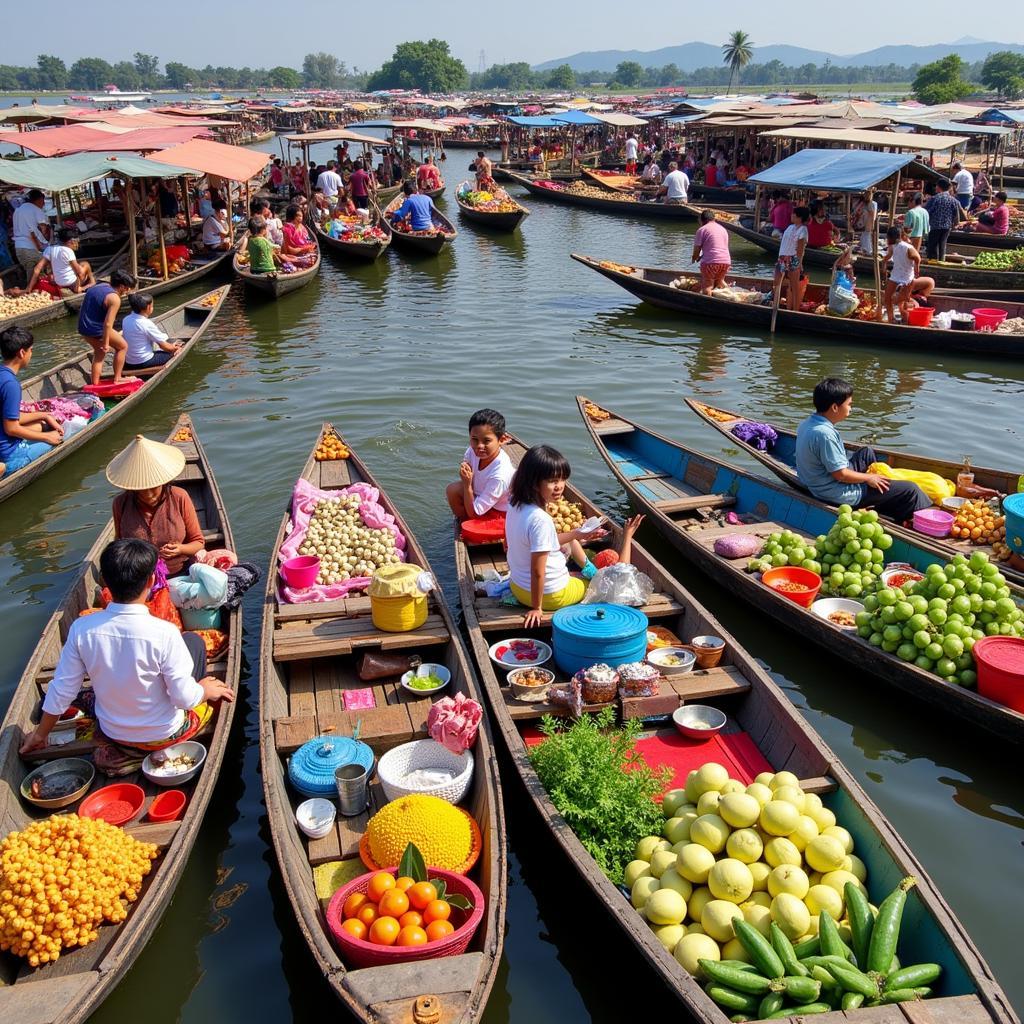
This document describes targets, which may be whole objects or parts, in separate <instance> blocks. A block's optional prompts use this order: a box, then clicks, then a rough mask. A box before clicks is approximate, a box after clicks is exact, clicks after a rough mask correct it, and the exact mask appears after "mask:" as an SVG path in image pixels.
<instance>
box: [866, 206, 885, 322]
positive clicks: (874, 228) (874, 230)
mask: <svg viewBox="0 0 1024 1024" xmlns="http://www.w3.org/2000/svg"><path fill="white" fill-rule="evenodd" d="M874 198H875V190H874V189H873V188H870V189H868V205H869V206H870V205H871V203H872V201H873V200H874ZM871 234H872V238H871V253H872V256H871V268H872V270H873V271H874V274H875V318H876V319H881V316H882V268H881V267H880V266H879V261H878V257H879V252H878V250H879V248H880V247H879V245H878V222H877V218H876V219H875V223H874V224H872V225H871Z"/></svg>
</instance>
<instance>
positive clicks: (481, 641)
mask: <svg viewBox="0 0 1024 1024" xmlns="http://www.w3.org/2000/svg"><path fill="white" fill-rule="evenodd" d="M505 450H506V451H508V452H509V454H510V456H511V457H512V459H513V461H518V460H519V458H521V457H522V454H523V452H524V451H525V446H524V445H523V444H522V443H521V442H519V441H518V440H513V441H512V442H511V443H509V444H508V445H507V446H506V449H505ZM565 497H566V499H567V500H568V501H572V502H577V503H579V504H580V505H582V506H583V513H584V515H587V516H591V515H600V514H602V509H600V508H598V507H597V506H596V505H595V504H594V503H593V502H592V501H590V500H589V499H588V498H587V497H586V496H585V495H583V494H581V493H580V492H579V491H578V490H576V489H575V488H574V487H572V485H571V484H567V486H566V494H565ZM612 529H613V534H614V538H613V539H614V540H615V541H618V539H619V527H617V526H613V528H612ZM631 560H632V562H633V564H634V565H636V567H637V568H638V569H639V570H640V571H641V572H643V573H645V574H646V575H647V576H648V577H650V579H651V581H652V583H653V584H654V593H653V594H652V596H651V599H650V601H649V603H648V604H647V605H646V606H645V607H644V608H643V611H644V613H645V614H646V615H647V616H648V619H649V621H650V623H651V625H652V626H659V627H667V628H668V629H669V630H670V631H671V632H673V633H674V634H675V636H676V637H678V638H679V639H681V640H683V641H684V642H688V641H689V640H691V639H692V638H693V637H695V636H701V635H709V634H710V635H714V636H718V637H721V638H722V639H723V640H724V641H725V644H726V648H725V654H724V655H723V658H722V662H721V664H720V665H719V666H718V667H716V668H713V669H709V670H706V671H697V672H693V673H691V674H690V675H685V676H677V677H675V681H673V680H665V681H663V683H662V685H661V693H660V694H659V695H658V696H656V697H651V698H632V699H630V698H626V699H621V698H620V699H618V700H617V701H616V702H615V703H614V704H613V705H606V706H612V707H614V709H615V711H616V712H617V716H618V717H619V718H620V719H622V718H646V717H653V716H658V715H662V716H663V715H666V714H670V713H671V711H672V710H674V709H675V708H676V707H678V706H679V705H680V704H684V703H701V704H712V705H714V706H715V707H718V708H720V709H721V710H722V711H724V712H725V713H726V714H727V715H728V716H729V719H728V724H727V725H726V727H725V731H726V732H727V733H729V734H731V735H732V736H734V737H736V739H733V740H732V742H736V741H737V740H738V739H739V735H740V734H745V735H746V737H749V741H752V743H753V744H754V746H755V747H756V748H757V750H758V751H759V754H758V757H759V759H760V760H761V762H763V763H761V764H760V766H754V765H749V766H748V767H749V769H750V777H749V778H748V779H747V780H746V781H748V782H749V781H752V780H753V776H754V775H755V774H757V772H759V771H761V770H765V771H768V770H774V771H780V770H786V771H791V772H793V773H795V774H796V775H797V777H798V778H799V779H800V780H801V784H802V786H803V788H804V789H805V790H806V791H808V792H814V793H818V794H819V795H820V796H821V798H822V800H823V801H824V803H825V805H826V806H828V807H829V808H830V809H831V810H832V811H833V812H834V813H835V815H836V817H837V818H838V821H839V824H840V825H842V826H843V827H844V828H846V829H848V830H849V831H850V833H851V834H852V835H853V837H854V842H855V851H856V853H857V855H858V856H860V857H861V858H863V859H864V861H865V863H866V865H867V869H868V878H867V884H868V890H869V893H870V895H871V899H872V900H873V901H874V902H876V903H877V902H878V900H879V899H881V898H882V896H883V895H884V894H885V893H887V892H888V891H889V890H890V889H891V888H892V887H893V886H894V885H895V883H896V881H898V879H899V878H901V877H902V876H905V875H914V876H915V877H916V878H917V879H918V881H919V886H920V891H919V892H918V897H919V898H915V897H913V896H912V897H911V899H910V900H908V903H907V910H906V913H907V915H908V917H907V918H905V920H904V925H903V928H902V930H901V936H902V937H901V948H900V954H899V955H900V957H901V960H902V962H904V963H909V962H911V961H913V962H917V961H918V960H922V961H928V962H938V963H941V964H942V966H943V971H944V975H943V977H944V981H945V987H942V988H940V989H939V990H938V992H937V998H935V999H932V1000H929V1001H928V1002H925V1003H921V1004H917V1005H918V1006H920V1007H921V1009H922V1012H926V1011H928V1010H931V1011H932V1013H933V1014H934V1016H930V1017H929V1019H930V1020H935V1021H938V1020H942V1019H945V1014H946V1013H950V1014H952V1015H953V1017H955V1019H957V1020H963V1021H965V1022H967V1021H970V1022H975V1024H978V1022H982V1021H1007V1022H1009V1021H1014V1020H1016V1015H1015V1014H1014V1011H1013V1009H1012V1007H1011V1006H1010V1003H1009V1001H1008V999H1007V998H1006V995H1005V994H1004V993H1003V991H1002V990H1001V989H1000V988H999V986H998V984H997V983H996V982H995V980H994V979H993V977H992V972H991V970H990V968H989V967H988V966H987V965H986V964H985V962H984V961H983V959H982V957H981V954H980V953H979V952H978V950H977V949H976V947H975V946H974V943H973V942H972V941H971V939H970V936H969V935H968V934H967V931H966V929H965V928H964V926H963V924H961V923H960V921H958V920H957V918H956V916H955V915H954V913H953V911H952V910H951V909H950V907H949V905H948V904H947V903H946V901H945V900H944V899H943V897H942V894H941V893H940V892H939V891H938V889H937V887H936V885H935V883H934V882H933V881H932V880H931V879H930V878H929V877H928V875H927V872H926V871H925V870H924V868H923V866H922V865H921V864H920V862H919V861H918V860H917V858H916V857H915V856H914V854H913V853H912V852H911V850H910V849H909V848H908V846H907V844H906V843H905V842H904V840H903V839H902V838H901V837H900V835H899V834H898V833H897V832H896V830H895V829H894V828H893V826H892V824H891V823H890V822H889V821H888V820H887V819H886V817H885V816H884V815H883V814H882V812H881V811H880V810H879V809H878V808H877V807H876V806H875V805H874V803H873V802H872V801H871V799H870V798H869V797H868V795H867V794H866V793H865V792H864V791H863V790H862V789H861V787H860V785H859V784H858V783H857V781H856V780H855V779H854V778H853V777H852V776H851V775H850V773H849V772H848V771H847V770H846V768H845V767H844V766H843V764H842V763H841V762H840V761H839V759H838V758H837V757H836V755H835V754H834V753H833V752H832V751H831V750H830V749H829V748H828V746H826V744H825V742H824V741H823V740H822V738H821V737H820V736H819V735H818V734H817V733H816V732H815V731H814V730H813V729H812V728H811V727H810V726H809V725H808V724H807V723H806V722H805V721H804V719H803V718H802V717H801V716H800V715H799V713H798V712H797V711H796V709H795V708H794V707H793V705H792V704H791V703H790V702H789V701H788V700H787V699H786V697H785V695H784V694H783V693H782V691H781V690H780V689H779V687H778V686H777V685H776V684H775V683H774V682H773V681H772V679H771V678H770V677H769V675H768V673H767V672H766V671H765V670H764V669H763V668H762V667H761V666H760V665H759V664H758V663H757V661H755V659H754V658H753V657H752V656H751V655H750V654H749V653H748V652H747V651H745V650H744V649H743V648H742V647H741V646H740V645H739V644H738V643H737V642H736V640H735V639H734V638H733V637H732V636H731V635H730V634H729V633H728V632H727V631H726V630H725V628H724V627H723V626H722V624H721V623H720V622H718V621H717V620H716V619H715V618H714V617H713V616H712V614H711V613H710V612H709V611H708V610H707V609H706V608H704V607H703V606H702V605H701V604H700V603H699V602H698V601H697V600H696V599H695V598H694V597H693V595H691V594H690V593H689V592H688V591H687V590H686V589H684V588H683V586H682V585H681V584H679V583H678V582H677V581H676V580H675V579H673V578H672V576H671V575H670V574H669V573H668V571H667V570H666V569H665V568H664V567H663V566H662V565H660V564H659V563H658V562H657V561H656V560H655V559H654V558H653V557H652V556H651V554H650V553H649V552H648V551H646V550H645V549H644V548H643V547H641V546H640V545H638V544H637V543H636V542H635V541H634V543H633V549H632V559H631ZM455 564H456V571H457V574H458V578H459V591H460V596H461V599H462V607H463V614H464V616H465V620H466V627H467V629H468V631H469V637H470V642H471V644H472V647H473V654H474V656H475V658H476V662H477V666H478V668H479V670H480V676H481V678H482V680H483V684H484V690H485V692H486V695H487V700H488V702H489V704H490V709H491V714H492V716H493V717H494V721H495V723H496V725H497V732H498V734H499V735H500V737H501V739H502V741H503V742H504V744H505V747H506V748H507V750H508V753H509V757H510V759H511V761H512V764H513V766H514V768H515V770H516V773H517V774H518V775H519V777H520V780H521V781H522V783H523V786H524V788H525V790H526V794H527V798H528V800H529V801H530V802H531V803H532V805H533V807H534V809H535V810H536V812H537V814H538V815H539V817H540V820H541V822H542V823H543V825H544V826H545V827H546V828H547V830H548V831H549V833H550V835H551V837H552V839H553V841H554V842H555V843H556V844H557V846H558V847H559V848H560V849H561V850H562V852H563V853H564V854H565V859H566V862H567V865H568V870H575V871H576V873H577V874H578V875H579V877H580V879H582V881H583V883H584V884H585V885H586V886H587V887H588V888H589V890H590V891H591V893H592V894H593V897H594V900H595V902H596V903H597V904H599V905H600V906H603V907H605V908H606V909H607V911H608V922H609V927H611V928H616V927H617V928H619V929H621V931H622V932H623V933H624V934H625V935H626V936H627V937H628V939H629V940H630V941H631V942H632V943H633V944H634V946H635V947H636V949H637V952H638V954H639V956H640V958H641V959H642V960H643V961H644V962H645V963H646V964H647V965H648V966H649V967H650V968H651V969H652V970H653V971H654V972H655V973H656V974H657V975H658V976H659V977H660V978H661V980H662V981H663V982H664V983H665V986H666V988H667V989H668V990H669V991H670V992H671V993H672V994H673V995H674V996H675V997H676V998H677V999H678V1000H679V1002H680V1004H681V1005H682V1008H683V1009H684V1011H685V1018H686V1019H688V1020H696V1021H700V1022H702V1024H725V1022H726V1021H727V1019H728V1017H727V1014H726V1013H724V1012H723V1011H722V1010H721V1009H720V1008H719V1007H718V1006H717V1005H716V1004H715V1003H713V1002H712V1001H711V999H710V998H709V997H708V996H707V994H706V993H705V991H704V989H703V988H702V987H701V986H700V985H698V984H697V982H696V981H695V980H694V979H693V977H692V976H691V975H689V974H688V973H687V972H686V971H685V970H684V969H683V967H682V966H681V965H680V964H679V963H678V962H677V961H676V960H675V958H674V957H673V956H672V954H671V953H670V952H668V951H667V950H665V949H664V947H663V946H662V945H661V943H660V942H659V941H658V940H657V938H656V937H655V935H654V933H653V932H652V931H651V929H650V928H649V927H648V926H647V924H646V923H645V922H644V920H643V919H642V918H641V917H640V915H639V914H638V913H637V912H636V911H635V910H634V909H633V907H632V906H631V905H630V902H629V899H628V898H627V897H626V896H624V895H623V893H622V892H621V891H620V890H619V889H618V888H617V887H616V886H615V885H613V884H612V883H611V882H610V881H609V880H608V878H607V877H606V876H605V875H604V874H603V873H602V871H601V869H600V868H599V867H598V865H597V863H596V862H595V861H594V859H593V857H592V856H591V855H590V853H589V852H588V851H587V850H586V849H585V848H584V846H583V844H582V843H581V842H580V841H579V839H578V838H577V836H576V835H575V833H574V832H573V831H572V829H571V827H570V826H569V825H568V823H567V822H566V821H565V819H564V818H563V817H562V816H561V814H560V813H559V812H558V810H557V808H556V807H555V806H554V804H553V803H552V801H551V799H550V798H549V796H548V794H547V792H546V790H545V789H544V786H543V784H542V782H541V781H540V779H539V778H538V776H537V773H536V772H535V770H534V768H533V766H532V764H531V762H530V756H529V751H530V747H531V746H532V744H533V743H535V742H537V739H538V736H537V731H536V726H537V725H539V719H540V717H541V716H542V715H544V714H558V713H559V709H558V708H556V707H553V706H550V705H548V704H546V703H540V704H535V703H524V702H521V701H519V700H517V699H516V698H515V697H514V696H513V695H512V693H511V691H510V688H509V687H508V686H507V684H506V680H505V678H504V673H503V672H502V673H500V676H499V673H498V672H497V671H496V669H495V666H494V664H493V663H492V662H491V660H490V658H489V657H488V653H487V652H488V647H489V646H490V645H491V644H493V643H495V642H496V641H498V640H501V639H503V638H506V637H509V636H523V635H526V634H524V632H523V628H522V621H523V611H524V610H525V609H520V610H518V611H517V610H516V609H515V608H509V607H507V606H505V605H502V604H501V603H500V602H499V601H497V600H495V599H493V598H488V597H484V596H482V595H480V594H477V592H476V587H475V585H474V584H475V577H476V575H477V574H479V573H482V572H483V571H485V570H488V569H497V570H498V571H500V572H505V571H507V568H508V566H507V563H506V561H505V555H504V552H503V550H502V547H501V545H500V544H489V545H479V546H477V545H473V546H467V545H465V544H463V543H462V542H461V541H460V540H458V539H456V544H455ZM532 635H533V636H535V637H538V638H543V639H545V640H547V641H548V642H549V643H550V642H551V631H550V615H548V614H545V615H544V624H543V625H542V627H541V628H540V629H538V630H536V631H534V632H533V633H532ZM547 667H549V668H551V669H553V670H555V671H556V672H559V670H558V669H557V666H555V664H554V662H549V663H548V666H547ZM559 674H560V675H561V673H560V672H559ZM562 678H564V676H562ZM593 710H597V708H596V707H593V706H591V707H589V708H585V711H593ZM644 739H650V740H652V741H654V742H657V741H658V740H663V741H665V742H667V743H669V744H671V745H673V746H680V745H681V746H686V747H689V748H691V749H693V750H694V751H695V752H696V751H698V750H699V749H700V748H701V747H702V746H703V744H702V743H698V742H697V741H688V740H684V739H682V738H681V737H679V735H678V734H677V733H675V730H674V728H673V727H672V726H671V725H670V724H669V725H668V729H666V728H665V727H664V726H660V727H659V726H657V725H656V724H655V723H654V722H652V723H650V728H649V729H648V730H647V731H645V732H644V733H643V736H642V740H641V743H642V742H643V740H644ZM708 746H709V747H711V746H712V745H711V744H708ZM654 759H655V760H657V757H656V755H655V758H654ZM717 759H718V758H717V757H716V756H715V753H714V751H713V750H711V751H709V753H708V754H707V755H706V756H705V757H701V758H699V759H698V760H697V761H696V763H697V764H700V763H702V762H703V761H705V760H708V761H710V760H717ZM684 782H685V773H684V774H683V777H682V778H676V779H675V781H674V782H673V783H672V785H676V786H680V785H682V784H683V783H684ZM904 944H905V945H904ZM908 958H909V959H908ZM619 967H620V969H625V965H624V964H622V965H619ZM876 1012H877V1011H874V1010H867V1011H865V1012H864V1013H862V1014H861V1013H857V1012H849V1013H847V1014H845V1015H844V1017H845V1019H846V1020H847V1021H848V1022H849V1024H857V1022H858V1021H860V1020H862V1019H863V1020H864V1021H871V1020H874V1019H878V1020H881V1019H882V1018H875V1017H874V1016H873V1015H874V1014H875V1013H876ZM833 1017H836V1018H837V1019H838V1016H837V1015H836V1014H833ZM800 1019H803V1018H793V1020H794V1021H795V1020H800ZM884 1019H885V1021H886V1024H898V1022H899V1021H904V1020H905V1019H904V1018H903V1017H902V1016H901V1015H899V1014H897V1015H896V1016H892V1017H885V1018H884ZM790 1024H793V1021H791V1022H790Z"/></svg>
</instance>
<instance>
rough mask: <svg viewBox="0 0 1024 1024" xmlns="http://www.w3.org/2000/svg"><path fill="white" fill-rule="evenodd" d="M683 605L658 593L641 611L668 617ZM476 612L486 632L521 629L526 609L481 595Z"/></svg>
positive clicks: (548, 616)
mask: <svg viewBox="0 0 1024 1024" xmlns="http://www.w3.org/2000/svg"><path fill="white" fill-rule="evenodd" d="M683 610H684V609H683V606H682V605H681V604H679V602H678V601H676V600H675V599H674V598H671V597H669V596H668V595H667V594H663V593H656V594H652V595H651V600H650V601H649V602H648V603H647V604H645V605H644V606H643V607H642V608H641V609H640V611H642V612H643V613H644V615H646V616H647V617H648V618H649V619H658V618H666V617H669V616H674V615H681V614H682V613H683ZM476 614H477V618H478V619H479V621H480V628H481V629H482V630H484V632H498V631H508V630H521V629H522V628H523V615H524V611H521V610H519V609H517V608H514V607H512V606H511V605H507V604H501V603H500V602H499V601H497V600H495V599H494V598H493V597H481V598H479V599H478V600H477V602H476ZM552 614H553V613H552V612H545V613H544V615H543V618H542V620H541V622H542V624H543V625H550V623H551V616H552Z"/></svg>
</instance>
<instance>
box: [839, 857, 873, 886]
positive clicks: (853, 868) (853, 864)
mask: <svg viewBox="0 0 1024 1024" xmlns="http://www.w3.org/2000/svg"><path fill="white" fill-rule="evenodd" d="M846 860H847V861H849V864H847V863H846V862H845V861H844V862H843V868H842V870H843V871H849V872H850V874H851V875H856V876H857V878H858V879H859V880H860V881H861V882H866V881H867V880H868V869H867V865H866V864H865V863H864V861H862V860H861V859H860V857H858V856H857V855H856V854H854V853H850V854H847V856H846Z"/></svg>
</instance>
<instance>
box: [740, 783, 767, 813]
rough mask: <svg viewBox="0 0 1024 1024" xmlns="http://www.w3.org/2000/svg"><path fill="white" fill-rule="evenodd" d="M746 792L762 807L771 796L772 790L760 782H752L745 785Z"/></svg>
mask: <svg viewBox="0 0 1024 1024" xmlns="http://www.w3.org/2000/svg"><path fill="white" fill-rule="evenodd" d="M746 793H747V795H748V796H752V797H753V798H754V799H755V800H756V801H757V802H758V804H759V805H760V806H761V807H764V805H765V804H766V803H768V801H769V800H771V798H772V791H771V790H770V789H769V788H768V787H767V786H765V785H764V784H763V783H760V782H752V783H751V784H750V785H749V786H747V789H746Z"/></svg>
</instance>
